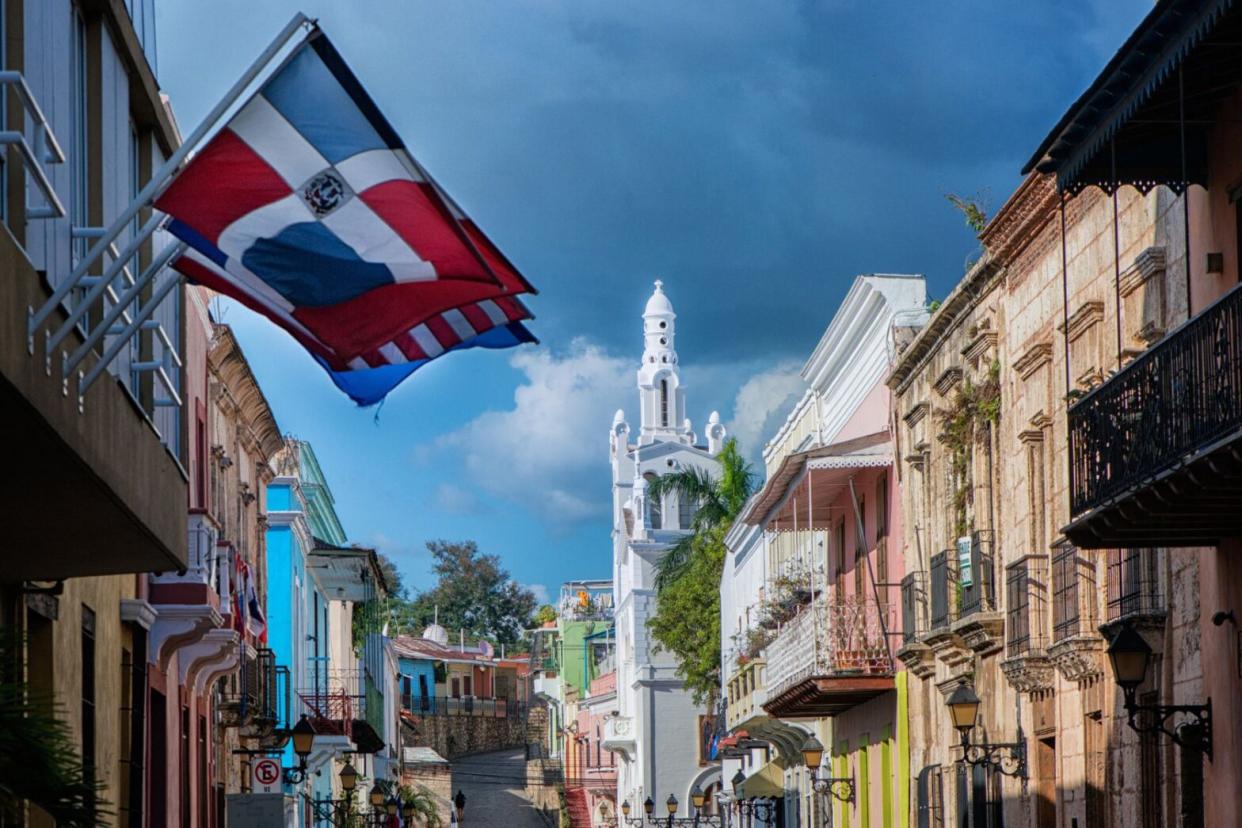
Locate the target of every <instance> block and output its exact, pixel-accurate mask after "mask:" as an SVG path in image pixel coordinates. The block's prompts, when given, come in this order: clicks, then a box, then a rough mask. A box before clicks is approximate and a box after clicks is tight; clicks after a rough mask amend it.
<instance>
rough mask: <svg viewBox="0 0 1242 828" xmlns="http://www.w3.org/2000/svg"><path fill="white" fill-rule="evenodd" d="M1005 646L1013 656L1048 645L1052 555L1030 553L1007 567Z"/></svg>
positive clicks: (1041, 648)
mask: <svg viewBox="0 0 1242 828" xmlns="http://www.w3.org/2000/svg"><path fill="white" fill-rule="evenodd" d="M1005 590H1006V607H1005V647H1006V648H1007V649H1008V651H1009V655H1011V656H1016V655H1024V654H1026V653H1031V652H1043V651H1044V650H1046V649H1047V647H1048V599H1049V593H1050V589H1049V583H1048V557H1047V556H1046V555H1027V556H1025V557H1023V558H1021V559H1020V560H1017V561H1014V562H1013V563H1011V564H1010V565H1009V566H1007V567H1005Z"/></svg>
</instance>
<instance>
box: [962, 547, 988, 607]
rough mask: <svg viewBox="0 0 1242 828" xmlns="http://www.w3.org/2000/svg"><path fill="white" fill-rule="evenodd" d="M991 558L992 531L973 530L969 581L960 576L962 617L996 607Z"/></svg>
mask: <svg viewBox="0 0 1242 828" xmlns="http://www.w3.org/2000/svg"><path fill="white" fill-rule="evenodd" d="M994 566H995V563H994V561H993V558H992V533H991V532H986V531H978V532H975V533H974V534H973V535H971V537H970V582H969V583H967V582H966V579H965V577H964V575H965V573H963V577H962V606H961V614H962V617H965V616H967V615H970V614H971V613H976V612H992V611H994V610H995V609H996V589H995V583H994V581H995V577H994V574H993V567H994Z"/></svg>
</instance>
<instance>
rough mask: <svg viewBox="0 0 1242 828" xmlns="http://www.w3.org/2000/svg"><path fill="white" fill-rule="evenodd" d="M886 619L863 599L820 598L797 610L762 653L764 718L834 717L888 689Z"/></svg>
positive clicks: (889, 667)
mask: <svg viewBox="0 0 1242 828" xmlns="http://www.w3.org/2000/svg"><path fill="white" fill-rule="evenodd" d="M886 615H887V613H886V612H884V611H882V610H881V608H880V607H879V606H878V605H877V604H876V603H875V602H874V601H871V600H866V599H855V598H845V599H831V598H828V597H827V596H821V597H820V598H819V599H817V600H814V601H812V602H811V603H810V604H807V605H805V606H803V607H802V609H801V611H800V612H799V613H798V614H797V615H796V616H794V617H793V619H792V620H790V621H789V622H787V623H786V624H785V625H784V626H783V627H782V628H781V630H780V632H779V633H777V635H776V638H775V640H773V642H772V643H771V645H769V647H768V649H767V667H768V671H767V686H768V699H767V701H765V702H764V704H763V708H764V710H766V711H767V712H768V715H770V716H773V717H777V718H790V719H797V718H818V717H821V716H835V715H837V714H838V713H842V712H844V711H846V710H849V709H850V708H852V707H854V706H856V705H859V704H862V703H863V702H865V701H867V700H869V699H872V698H875V697H876V696H878V695H880V694H882V693H886V692H888V691H889V690H892V689H893V687H894V684H893V658H892V653H891V652H890V650H889V644H888V640H887V636H888V634H889V632H890V631H892V630H893V628H894V626H895V624H894V621H895V619H892V618H887V617H885V616H886Z"/></svg>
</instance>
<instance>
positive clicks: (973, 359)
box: [962, 328, 1000, 366]
mask: <svg viewBox="0 0 1242 828" xmlns="http://www.w3.org/2000/svg"><path fill="white" fill-rule="evenodd" d="M999 339H1000V334H999V332H997V331H994V330H992V329H990V328H984V329H981V330H980V331H979V333H977V334H976V335H975V338H974V339H972V340H970V342H967V343H966V347H965V348H962V356H963V357H965V358H966V360H967V361H968V362H970V364H971V365H975V366H977V365H978V364H979V360H981V359H983V357H984V355H985V354H987V352H988V351H990V350H993V349H994V348H996V343H997V341H999Z"/></svg>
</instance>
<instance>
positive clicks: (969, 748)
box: [948, 684, 1026, 779]
mask: <svg viewBox="0 0 1242 828" xmlns="http://www.w3.org/2000/svg"><path fill="white" fill-rule="evenodd" d="M948 705H949V717H950V719H952V721H953V727H955V728H956V729H957V732H958V733H960V734H962V751H963V754H964V757H963V758H965V760H966V762H967V764H970V765H987V766H991V767H992V768H995V769H996V770H997V771H999V772H1000V773H1002V774H1004V775H1005V776H1016V777H1019V778H1021V779H1026V739H1024V738H1023V736H1022V726H1021V725H1019V726H1018V740H1017V741H1016V742H975V743H972V742H971V741H970V732H971V731H972V730H974V728H975V722H976V720H977V719H978V718H979V697H978V696H977V695H975V691H974V688H972V687H971V686H970V685H969V684H959V685H958V687H957V689H956V690H954V691H953V693H952V694H951V695H950V696H949V701H948Z"/></svg>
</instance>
